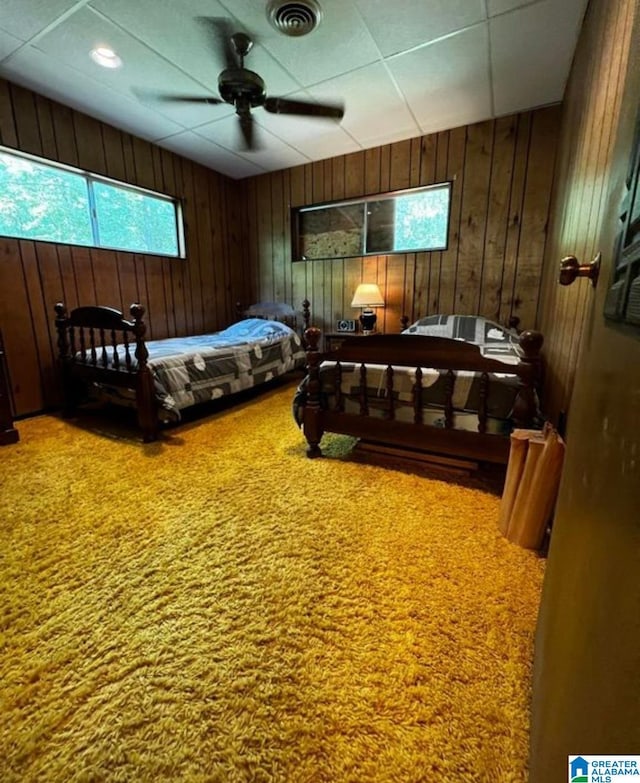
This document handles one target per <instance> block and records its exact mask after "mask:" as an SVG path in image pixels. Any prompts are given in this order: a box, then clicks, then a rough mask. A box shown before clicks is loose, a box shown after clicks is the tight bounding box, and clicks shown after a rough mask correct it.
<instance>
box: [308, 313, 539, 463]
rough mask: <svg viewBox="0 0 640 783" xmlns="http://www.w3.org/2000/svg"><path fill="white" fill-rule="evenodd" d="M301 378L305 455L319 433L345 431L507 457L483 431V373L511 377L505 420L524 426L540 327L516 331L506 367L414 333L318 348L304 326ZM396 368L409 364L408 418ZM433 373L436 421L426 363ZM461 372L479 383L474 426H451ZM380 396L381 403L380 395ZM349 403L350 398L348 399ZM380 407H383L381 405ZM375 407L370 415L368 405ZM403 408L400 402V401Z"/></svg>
mask: <svg viewBox="0 0 640 783" xmlns="http://www.w3.org/2000/svg"><path fill="white" fill-rule="evenodd" d="M305 336H306V340H307V345H308V351H307V368H308V369H307V372H308V374H307V379H306V382H305V383H306V401H305V405H304V413H303V429H304V434H305V437H306V439H307V442H308V444H309V446H308V450H307V455H308V456H309V457H318V456H320V455H321V453H322V452H321V449H320V442H321V440H322V436H323V434H324V432H327V431H328V432H336V433H342V434H346V435H352V436H355V437H358V438H362V439H365V440H371V441H376V442H379V443H384V444H387V445H391V446H400V447H405V448H411V449H418V450H422V451H430V452H436V453H439V454H444V455H450V456H460V457H466V458H469V459H474V460H480V461H487V462H497V463H506V462H507V461H508V457H509V445H510V443H509V437H508V433H506V434H496V433H493V432H491V431H490V427H489V423H490V416H489V409H490V401H491V394H492V388H491V387H492V385H493V384H494V383H495V380H494V379H492V378H491V377H490V376H496V375H499V376H504V375H509V376H514V377H517V381H515V380H514V383H517V388H516V389H515V393H514V400H513V407H512V410H511V411H510V418H511V420H512V422H513V425H514V426H517V427H531V426H532V425H533V424H534V421H535V419H536V415H537V399H536V392H535V387H536V382H537V378H538V375H539V361H540V348H541V346H542V342H543V338H542V335H541V334H540V333H539V332H532V331H530V332H523V333H522V335H521V336H520V346H521V348H522V359H521V361H520V362H519V363H518V364H513V365H508V364H505V363H504V362H501V361H498V360H495V359H490V358H487V357H485V356H483V355H482V353H481V351H480V348H479V347H478V346H476V345H472V344H470V343H465V342H461V341H457V340H451V339H447V338H442V337H427V336H420V335H406V334H405V335H372V336H370V337H367V338H366V339H360V340H355V339H354V340H349V339H348V338H346V339H345V340H344V342H343V343H342V344H341V346H340V347H339V348H338V349H337V350H335V351H332V352H331V353H330V354H326V353H321V352H319V351H318V344H319V339H320V331H319V330H318V329H315V328H311V329H308V330H307V332H306V335H305ZM324 361H327V362H331V367H332V372H333V389H332V390H331V394H330V400H331V401H330V403H329V402H328V401H327V397H328V395H327V394H326V393H325V392H324V390H323V388H322V379H321V371H320V368H321V364H322V363H323V362H324ZM346 364H349V365H355V366H356V368H357V372H358V375H359V382H358V393H357V404H356V408H357V410H355V411H354V410H350V411H349V410H347V406H346V405H345V395H344V392H343V390H342V368H343V366H344V365H346ZM371 365H378V366H380V365H382V368H383V380H382V381H381V382H380V383H381V384H382V385H383V387H384V388H383V390H382V394H381V397H377V398H376V400H375V402H374V400H372V399H371V398H370V396H369V393H368V391H367V388H368V383H367V380H368V375H369V374H370V373H371V369H370V368H371ZM399 368H409V370H410V373H411V378H412V382H411V383H412V388H411V391H410V417H409V420H406V417H405V419H404V420H402V419H401V418H400V415H399V414H400V408H399V405H398V402H397V400H398V393H397V389H396V378H395V376H396V375H397V374H398V372H397V370H398V369H399ZM426 368H428V370H429V371H438V374H439V377H440V378H444V381H443V383H444V398H443V403H442V406H441V413H442V417H441V419H442V421H441V426H433V424H430V423H428V422H427V421H426V418H425V404H424V398H425V396H426V386H427V384H426V383H425V382H424V380H423V378H424V373H425V369H426ZM460 372H467V373H474V374H475V375H474V377H477V379H478V382H479V393H478V402H477V411H476V412H475V414H474V415H477V429H476V431H470V430H468V429H456V428H455V426H454V421H455V416H456V408H455V406H454V392H455V389H456V382H457V381H458V374H459V373H460ZM381 399H382V403H381V402H380V400H381ZM352 403H353V401H352ZM381 405H382V409H381ZM374 406H375V408H376V410H375V414H377V415H373V414H374V410H373V408H374ZM405 413H406V407H405Z"/></svg>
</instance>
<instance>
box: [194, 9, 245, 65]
mask: <svg viewBox="0 0 640 783" xmlns="http://www.w3.org/2000/svg"><path fill="white" fill-rule="evenodd" d="M196 18H197V20H198V22H199V23H200V24H201V25H202V26H203V27H204V28H205V29H206V30H207V32H208V34H209V37H210V39H211V43H212V46H213V48H214V49H215V50H216V51H217V52H221V53H222V58H223V60H224V67H225V68H237V67H238V58H237V56H236V51H235V49H234V47H233V43H232V42H231V36H232V35H233V32H234V30H233V28H232V27H231V24H230V22H229V20H228V19H224V18H223V17H220V16H198V17H196Z"/></svg>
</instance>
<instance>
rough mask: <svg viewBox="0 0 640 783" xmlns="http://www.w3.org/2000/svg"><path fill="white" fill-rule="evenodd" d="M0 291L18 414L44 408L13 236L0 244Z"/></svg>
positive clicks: (0, 315)
mask: <svg viewBox="0 0 640 783" xmlns="http://www.w3.org/2000/svg"><path fill="white" fill-rule="evenodd" d="M0 290H1V291H2V292H3V305H2V308H0V330H1V331H2V337H3V340H4V346H5V352H6V356H7V365H8V370H9V381H10V385H11V391H12V394H13V399H14V403H15V409H16V415H17V416H23V415H26V414H29V413H35V412H37V411H40V410H42V408H43V407H44V396H43V392H42V376H41V372H40V364H39V361H38V352H37V349H36V332H35V331H34V325H33V321H32V318H31V309H30V306H29V297H28V295H27V283H26V280H25V277H24V270H23V268H22V259H21V256H20V248H19V245H18V241H17V240H14V239H3V240H2V243H1V244H0Z"/></svg>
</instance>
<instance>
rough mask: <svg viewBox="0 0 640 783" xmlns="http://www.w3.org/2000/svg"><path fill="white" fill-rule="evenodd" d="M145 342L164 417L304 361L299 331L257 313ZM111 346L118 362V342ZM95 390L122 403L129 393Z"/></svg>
mask: <svg viewBox="0 0 640 783" xmlns="http://www.w3.org/2000/svg"><path fill="white" fill-rule="evenodd" d="M146 346H147V350H148V351H149V359H148V365H149V368H150V369H151V371H152V373H153V378H154V383H155V389H156V396H157V399H158V403H159V405H160V407H161V408H162V413H161V416H162V418H164V419H179V418H180V413H179V411H181V410H182V409H184V408H187V407H189V406H191V405H196V404H197V403H200V402H206V401H208V400H214V399H217V398H219V397H223V396H225V395H227V394H233V393H234V392H238V391H241V390H243V389H249V388H251V387H252V386H257V385H259V384H261V383H265V382H266V381H269V380H271V379H272V378H276V377H277V376H279V375H283V374H284V373H286V372H289V370H293V369H295V368H296V367H300V366H302V365H303V364H304V361H305V353H304V349H303V347H302V340H301V339H300V337H299V335H298V334H296V332H294V331H293V329H291V328H290V327H288V326H286V325H285V324H283V323H280V322H279V321H267V320H264V319H262V318H247V319H245V320H243V321H239V322H238V323H235V324H233V325H232V326H230V327H229V328H228V329H224V330H223V331H221V332H215V333H213V334H200V335H195V336H190V337H172V338H168V339H165V340H150V341H149V342H147V343H146ZM117 351H118V357H119V360H120V366H121V367H123V366H124V361H125V352H124V347H123V346H118V348H117ZM112 359H113V356H112V355H111V356H110V357H109V365H110V366H112ZM133 366H134V367H135V362H134V363H133ZM101 391H102V392H103V393H104V392H105V391H106V392H107V393H108V395H109V397H110V398H111V399H112V400H113V399H114V396H115V398H117V401H118V402H123V403H126V402H127V400H131V399H132V397H133V395H132V394H131V393H127V392H126V391H125V392H123V390H122V389H113V388H111V387H105V386H101Z"/></svg>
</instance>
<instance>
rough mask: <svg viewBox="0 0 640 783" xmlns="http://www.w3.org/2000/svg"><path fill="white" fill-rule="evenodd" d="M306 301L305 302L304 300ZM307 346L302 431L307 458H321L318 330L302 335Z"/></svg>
mask: <svg viewBox="0 0 640 783" xmlns="http://www.w3.org/2000/svg"><path fill="white" fill-rule="evenodd" d="M305 301H306V300H305ZM304 339H305V345H306V346H307V399H306V402H305V406H304V419H303V430H304V436H305V438H306V439H307V443H308V444H309V448H308V449H307V457H310V458H311V459H313V458H314V457H321V456H322V451H321V450H320V441H321V440H322V435H323V428H322V410H321V408H320V356H321V354H320V353H319V352H318V343H319V341H320V329H317V328H316V327H315V326H311V327H310V328H309V329H306V330H305V333H304Z"/></svg>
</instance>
